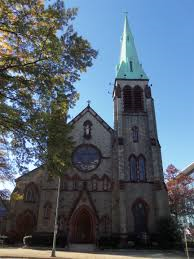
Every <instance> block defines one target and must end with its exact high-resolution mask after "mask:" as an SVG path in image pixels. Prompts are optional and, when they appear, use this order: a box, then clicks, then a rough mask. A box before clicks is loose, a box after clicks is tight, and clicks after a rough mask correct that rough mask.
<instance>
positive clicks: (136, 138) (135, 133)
mask: <svg viewBox="0 0 194 259" xmlns="http://www.w3.org/2000/svg"><path fill="white" fill-rule="evenodd" d="M132 139H133V142H138V141H139V128H138V127H137V126H134V127H133V128H132Z"/></svg>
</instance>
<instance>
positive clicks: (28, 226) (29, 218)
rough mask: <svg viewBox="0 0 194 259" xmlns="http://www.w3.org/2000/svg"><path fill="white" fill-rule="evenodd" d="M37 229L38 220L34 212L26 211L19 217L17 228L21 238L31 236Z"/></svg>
mask: <svg viewBox="0 0 194 259" xmlns="http://www.w3.org/2000/svg"><path fill="white" fill-rule="evenodd" d="M35 227H36V220H35V216H34V214H33V212H31V211H30V210H26V211H25V212H24V213H23V214H20V215H19V216H17V219H16V228H17V233H18V234H19V236H20V237H23V236H24V235H30V234H32V233H33V232H34V230H35Z"/></svg>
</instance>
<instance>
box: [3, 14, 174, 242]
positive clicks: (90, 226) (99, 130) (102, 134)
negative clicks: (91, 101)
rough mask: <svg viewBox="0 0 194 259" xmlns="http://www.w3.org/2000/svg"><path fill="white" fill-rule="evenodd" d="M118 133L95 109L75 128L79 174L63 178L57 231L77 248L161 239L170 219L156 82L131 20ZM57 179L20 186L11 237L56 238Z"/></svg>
mask: <svg viewBox="0 0 194 259" xmlns="http://www.w3.org/2000/svg"><path fill="white" fill-rule="evenodd" d="M113 102H114V129H113V128H111V127H110V126H109V125H108V124H107V123H106V122H105V121H104V120H103V119H102V118H101V117H100V116H99V115H98V114H97V113H96V112H95V111H94V110H93V109H92V108H91V107H90V105H88V106H87V107H86V108H85V109H84V110H83V111H82V112H81V113H79V114H78V115H77V116H76V117H75V118H74V119H73V120H72V121H71V122H70V123H71V124H72V125H73V130H72V133H71V134H72V136H73V139H74V141H75V143H76V145H75V149H74V150H73V153H72V168H71V169H69V170H68V171H66V172H64V176H63V177H62V178H61V186H60V198H59V210H58V231H60V232H62V233H65V235H66V236H67V237H68V240H69V241H70V242H71V243H94V242H96V240H97V239H98V238H99V237H102V236H112V235H117V236H119V237H121V238H124V239H125V238H127V236H128V235H129V234H130V233H136V234H140V233H145V232H146V233H154V232H155V231H156V228H157V222H158V220H159V218H161V217H166V216H168V215H169V208H168V198H167V191H166V188H165V184H164V179H163V168H162V159H161V148H160V144H159V141H158V135H157V127H156V118H155V111H154V101H153V98H152V96H151V89H150V86H149V79H148V77H147V75H146V74H145V72H144V70H143V68H142V66H141V64H140V63H139V59H138V56H137V52H136V48H135V45H134V40H133V36H132V33H131V31H130V28H129V25H128V20H127V17H126V18H125V23H124V31H123V36H122V44H121V55H120V63H119V65H118V66H117V74H116V79H115V84H114V90H113ZM57 186H58V179H57V178H56V179H55V178H51V177H50V176H49V175H48V173H47V172H45V171H44V170H43V168H41V167H40V168H37V169H34V170H33V171H31V172H29V173H27V174H25V175H23V176H21V177H19V178H18V179H16V188H15V190H14V193H17V194H20V195H21V197H22V199H18V200H14V199H12V200H11V204H10V213H9V219H8V224H7V231H8V232H9V231H12V232H14V231H15V233H17V234H18V235H20V236H23V235H25V234H31V233H33V232H41V233H42V232H44V233H52V232H53V228H54V218H55V209H56V199H57Z"/></svg>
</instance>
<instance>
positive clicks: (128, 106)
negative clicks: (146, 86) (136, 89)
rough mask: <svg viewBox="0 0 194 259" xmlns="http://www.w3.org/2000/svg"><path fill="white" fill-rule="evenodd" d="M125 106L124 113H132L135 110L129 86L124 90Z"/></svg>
mask: <svg viewBox="0 0 194 259" xmlns="http://www.w3.org/2000/svg"><path fill="white" fill-rule="evenodd" d="M123 106H124V112H130V111H131V110H132V109H133V103H132V89H131V87H130V86H128V85H126V86H125V87H124V88H123Z"/></svg>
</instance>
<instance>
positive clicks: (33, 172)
mask: <svg viewBox="0 0 194 259" xmlns="http://www.w3.org/2000/svg"><path fill="white" fill-rule="evenodd" d="M41 168H43V165H41V166H39V167H36V168H35V169H33V170H31V171H29V172H27V173H25V174H23V175H21V176H19V177H18V178H16V179H15V182H18V181H20V180H21V179H22V178H24V177H25V176H29V174H35V173H36V172H37V171H38V170H40V169H41Z"/></svg>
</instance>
